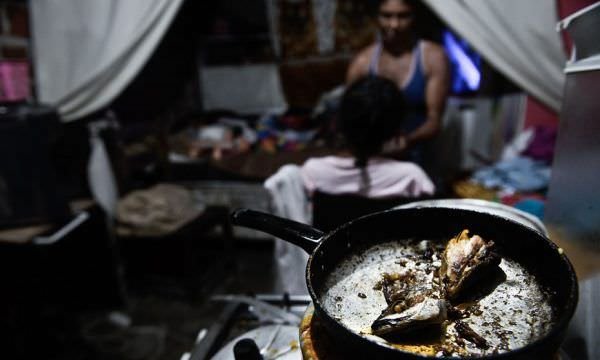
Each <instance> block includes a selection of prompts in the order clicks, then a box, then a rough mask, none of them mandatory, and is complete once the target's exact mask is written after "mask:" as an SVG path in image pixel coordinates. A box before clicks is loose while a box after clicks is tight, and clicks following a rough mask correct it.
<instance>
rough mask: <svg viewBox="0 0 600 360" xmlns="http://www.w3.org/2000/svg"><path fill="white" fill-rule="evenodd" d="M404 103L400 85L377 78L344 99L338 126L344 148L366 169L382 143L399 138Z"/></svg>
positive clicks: (363, 82)
mask: <svg viewBox="0 0 600 360" xmlns="http://www.w3.org/2000/svg"><path fill="white" fill-rule="evenodd" d="M403 119H404V101H403V97H402V93H401V92H400V90H399V89H398V86H397V85H396V84H395V83H394V82H392V81H390V80H387V79H384V78H381V77H377V76H367V77H364V78H361V79H359V80H357V81H355V82H354V83H352V84H351V85H350V87H349V88H348V89H347V90H346V92H345V93H344V96H343V97H342V101H341V105H340V112H339V117H338V124H339V129H340V132H341V135H342V137H343V141H344V145H345V146H346V147H347V148H348V149H349V150H350V152H351V153H352V155H353V156H354V157H355V158H356V164H357V166H359V167H364V166H365V165H366V163H367V161H368V159H369V157H372V156H374V155H377V154H379V153H380V152H381V150H382V147H383V144H384V143H385V142H386V141H388V140H390V139H392V138H393V137H394V136H397V135H399V132H400V129H401V126H402V121H403Z"/></svg>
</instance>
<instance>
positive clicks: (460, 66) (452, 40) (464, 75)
mask: <svg viewBox="0 0 600 360" xmlns="http://www.w3.org/2000/svg"><path fill="white" fill-rule="evenodd" d="M443 43H444V47H445V49H446V53H447V54H448V58H449V60H450V66H451V69H452V84H451V93H452V94H453V95H466V94H471V93H474V92H476V91H477V90H479V85H480V84H481V58H480V56H479V54H477V53H476V52H475V51H474V50H473V49H472V48H471V47H470V46H469V44H468V43H467V42H466V41H465V40H463V39H461V38H460V37H458V36H457V35H455V34H454V33H452V32H451V31H449V30H446V31H444V33H443Z"/></svg>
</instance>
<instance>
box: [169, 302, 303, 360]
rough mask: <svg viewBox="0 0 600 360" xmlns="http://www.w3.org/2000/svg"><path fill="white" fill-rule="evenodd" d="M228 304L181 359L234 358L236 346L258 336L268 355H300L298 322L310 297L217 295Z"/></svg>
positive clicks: (280, 356)
mask: <svg viewBox="0 0 600 360" xmlns="http://www.w3.org/2000/svg"><path fill="white" fill-rule="evenodd" d="M212 300H213V301H222V302H224V303H225V304H226V305H225V307H224V308H223V310H222V311H221V313H220V314H219V316H218V317H217V319H216V320H215V322H214V323H213V325H212V326H211V327H210V328H209V329H207V330H203V331H201V332H200V333H199V334H198V338H197V340H196V343H195V345H194V347H193V349H192V350H191V351H190V352H189V353H186V354H184V355H183V356H182V357H181V359H182V360H204V359H215V360H225V359H234V356H233V347H234V346H235V344H236V343H237V342H238V341H239V340H241V339H244V338H251V339H253V340H255V342H256V345H257V347H258V348H259V350H260V352H261V355H263V356H264V358H265V359H278V360H279V359H281V360H284V359H290V360H291V359H301V358H302V357H301V355H300V350H299V343H298V338H299V325H300V321H301V319H302V316H303V314H304V313H305V311H306V309H307V307H308V305H309V304H310V302H311V299H310V297H309V296H308V295H306V296H290V295H287V294H262V295H256V296H241V295H218V296H214V297H213V298H212Z"/></svg>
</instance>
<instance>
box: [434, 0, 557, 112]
mask: <svg viewBox="0 0 600 360" xmlns="http://www.w3.org/2000/svg"><path fill="white" fill-rule="evenodd" d="M425 3H426V4H427V5H428V6H429V7H430V8H431V9H432V10H433V11H435V12H436V13H437V14H438V15H439V16H440V17H441V18H442V19H443V20H444V21H445V22H446V23H447V24H448V26H449V27H450V28H452V29H453V30H454V31H456V32H457V33H458V34H459V35H460V36H462V37H463V38H464V39H466V40H467V41H468V42H469V43H470V44H471V45H472V46H473V47H474V48H475V49H476V50H477V51H478V52H479V53H480V54H481V55H482V56H483V57H484V58H485V59H486V60H487V61H488V62H489V63H490V64H492V65H493V66H494V67H495V68H496V69H498V70H499V71H500V72H501V73H503V74H504V75H505V76H506V77H507V78H509V79H510V80H512V81H513V82H515V84H517V85H518V86H520V87H521V88H522V89H524V90H525V91H527V92H528V93H529V94H531V95H532V96H534V97H536V98H537V99H539V100H540V101H541V102H543V103H544V104H546V105H548V106H549V107H550V108H552V109H554V110H555V111H558V110H559V109H560V106H561V99H562V92H563V84H564V74H563V68H564V65H565V61H566V57H565V54H564V52H563V48H562V42H561V39H560V36H559V34H558V32H557V31H556V24H557V22H558V17H557V8H556V0H537V1H523V0H502V1H497V0H460V1H459V0H425Z"/></svg>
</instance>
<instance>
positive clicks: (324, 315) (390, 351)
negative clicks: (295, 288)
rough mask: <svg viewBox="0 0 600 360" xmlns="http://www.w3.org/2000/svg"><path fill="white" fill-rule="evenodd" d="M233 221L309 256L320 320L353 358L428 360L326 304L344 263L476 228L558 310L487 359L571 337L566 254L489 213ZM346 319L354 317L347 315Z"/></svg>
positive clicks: (246, 216)
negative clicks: (530, 336)
mask: <svg viewBox="0 0 600 360" xmlns="http://www.w3.org/2000/svg"><path fill="white" fill-rule="evenodd" d="M231 219H232V223H233V224H234V225H239V226H244V227H249V228H252V229H255V230H259V231H263V232H266V233H269V234H271V235H274V236H276V237H278V238H281V239H283V240H285V241H288V242H290V243H292V244H295V245H297V246H299V247H301V248H302V249H304V250H305V251H306V252H307V253H309V254H310V256H309V259H308V263H307V267H306V283H307V287H308V291H309V294H310V296H311V298H312V301H313V304H314V307H315V315H317V316H318V317H319V319H320V320H321V321H322V322H323V324H324V325H325V327H326V328H327V331H328V333H329V334H330V335H331V337H332V338H333V339H334V341H335V342H336V343H337V344H339V345H340V346H339V348H340V350H342V351H346V352H347V353H348V357H349V358H376V359H427V358H429V357H426V356H423V355H418V354H415V353H410V352H407V351H403V350H400V349H396V348H393V347H389V346H385V345H383V344H381V343H379V342H376V341H373V340H372V339H369V338H368V337H365V336H362V335H359V334H358V333H357V332H355V331H352V330H350V329H349V328H348V327H347V326H345V325H344V324H343V323H342V321H341V319H340V317H339V316H338V315H336V316H333V315H332V314H331V312H330V311H328V310H327V308H326V307H325V306H324V302H325V301H326V300H328V299H327V290H328V285H327V280H328V279H330V278H331V275H332V274H335V273H336V272H337V271H341V270H340V269H341V268H343V267H342V266H341V264H345V261H347V259H349V258H352V257H357V256H358V257H359V258H360V257H361V256H364V255H363V254H364V252H365V250H366V249H369V248H373V247H374V246H378V245H380V244H385V243H387V242H389V241H390V239H396V240H399V241H402V240H403V239H411V238H412V239H432V240H433V241H443V239H445V240H446V241H447V240H449V239H450V237H452V236H453V235H454V234H457V233H459V232H460V231H461V230H463V229H470V230H471V234H479V235H480V236H481V237H482V238H484V239H492V240H493V241H494V242H495V243H496V244H497V246H498V249H499V252H500V254H501V255H502V257H503V258H507V259H511V260H512V261H514V262H516V263H518V264H519V265H521V266H522V267H523V268H525V269H526V270H527V271H528V272H529V273H531V274H533V276H534V278H535V280H536V282H538V283H539V285H540V286H541V287H542V288H544V289H546V290H547V293H548V294H549V302H550V305H551V306H552V308H553V316H552V319H548V321H549V322H550V321H551V324H550V325H549V327H550V328H549V330H548V331H547V332H546V333H545V334H544V335H542V336H541V337H539V338H538V339H537V340H535V341H533V342H530V343H528V344H527V345H525V346H523V347H520V348H518V349H514V350H511V351H508V352H505V353H501V354H492V355H485V356H482V357H481V358H482V359H551V358H553V356H554V355H555V354H556V353H557V352H558V348H559V347H560V344H561V342H562V341H563V339H564V336H565V332H566V329H567V326H568V323H569V321H570V319H571V318H572V316H573V313H574V311H575V307H576V305H577V296H578V287H577V278H576V275H575V272H574V270H573V267H572V265H571V263H570V262H569V260H568V259H567V258H566V256H565V255H564V254H563V253H562V251H561V250H560V249H559V248H558V247H557V246H556V245H555V244H554V243H552V242H551V241H550V240H548V238H546V237H545V236H544V235H542V234H541V233H539V232H537V231H535V230H533V229H531V228H529V227H527V226H524V225H522V224H520V223H517V222H514V221H512V220H509V219H507V218H503V217H500V216H497V215H492V214H489V213H483V212H479V211H473V210H466V209H451V208H441V207H440V208H436V207H429V208H410V209H393V210H387V211H383V212H379V213H374V214H370V215H367V216H364V217H361V218H358V219H356V220H353V221H350V222H348V223H346V224H344V225H342V226H340V227H339V228H337V229H335V230H334V231H332V232H330V233H327V234H326V233H324V232H322V231H320V230H318V229H315V228H313V227H311V226H308V225H305V224H301V223H298V222H294V221H291V220H288V219H283V218H280V217H276V216H273V215H269V214H265V213H260V212H256V211H253V210H248V209H239V210H236V211H234V212H233V213H232V215H231ZM436 239H438V240H436ZM358 266H360V265H358ZM354 270H355V271H360V270H361V269H360V268H356V269H354ZM345 271H347V269H345ZM345 316H349V317H351V316H355V315H354V314H353V313H348V314H346V315H345ZM445 359H451V358H450V357H448V358H445Z"/></svg>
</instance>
